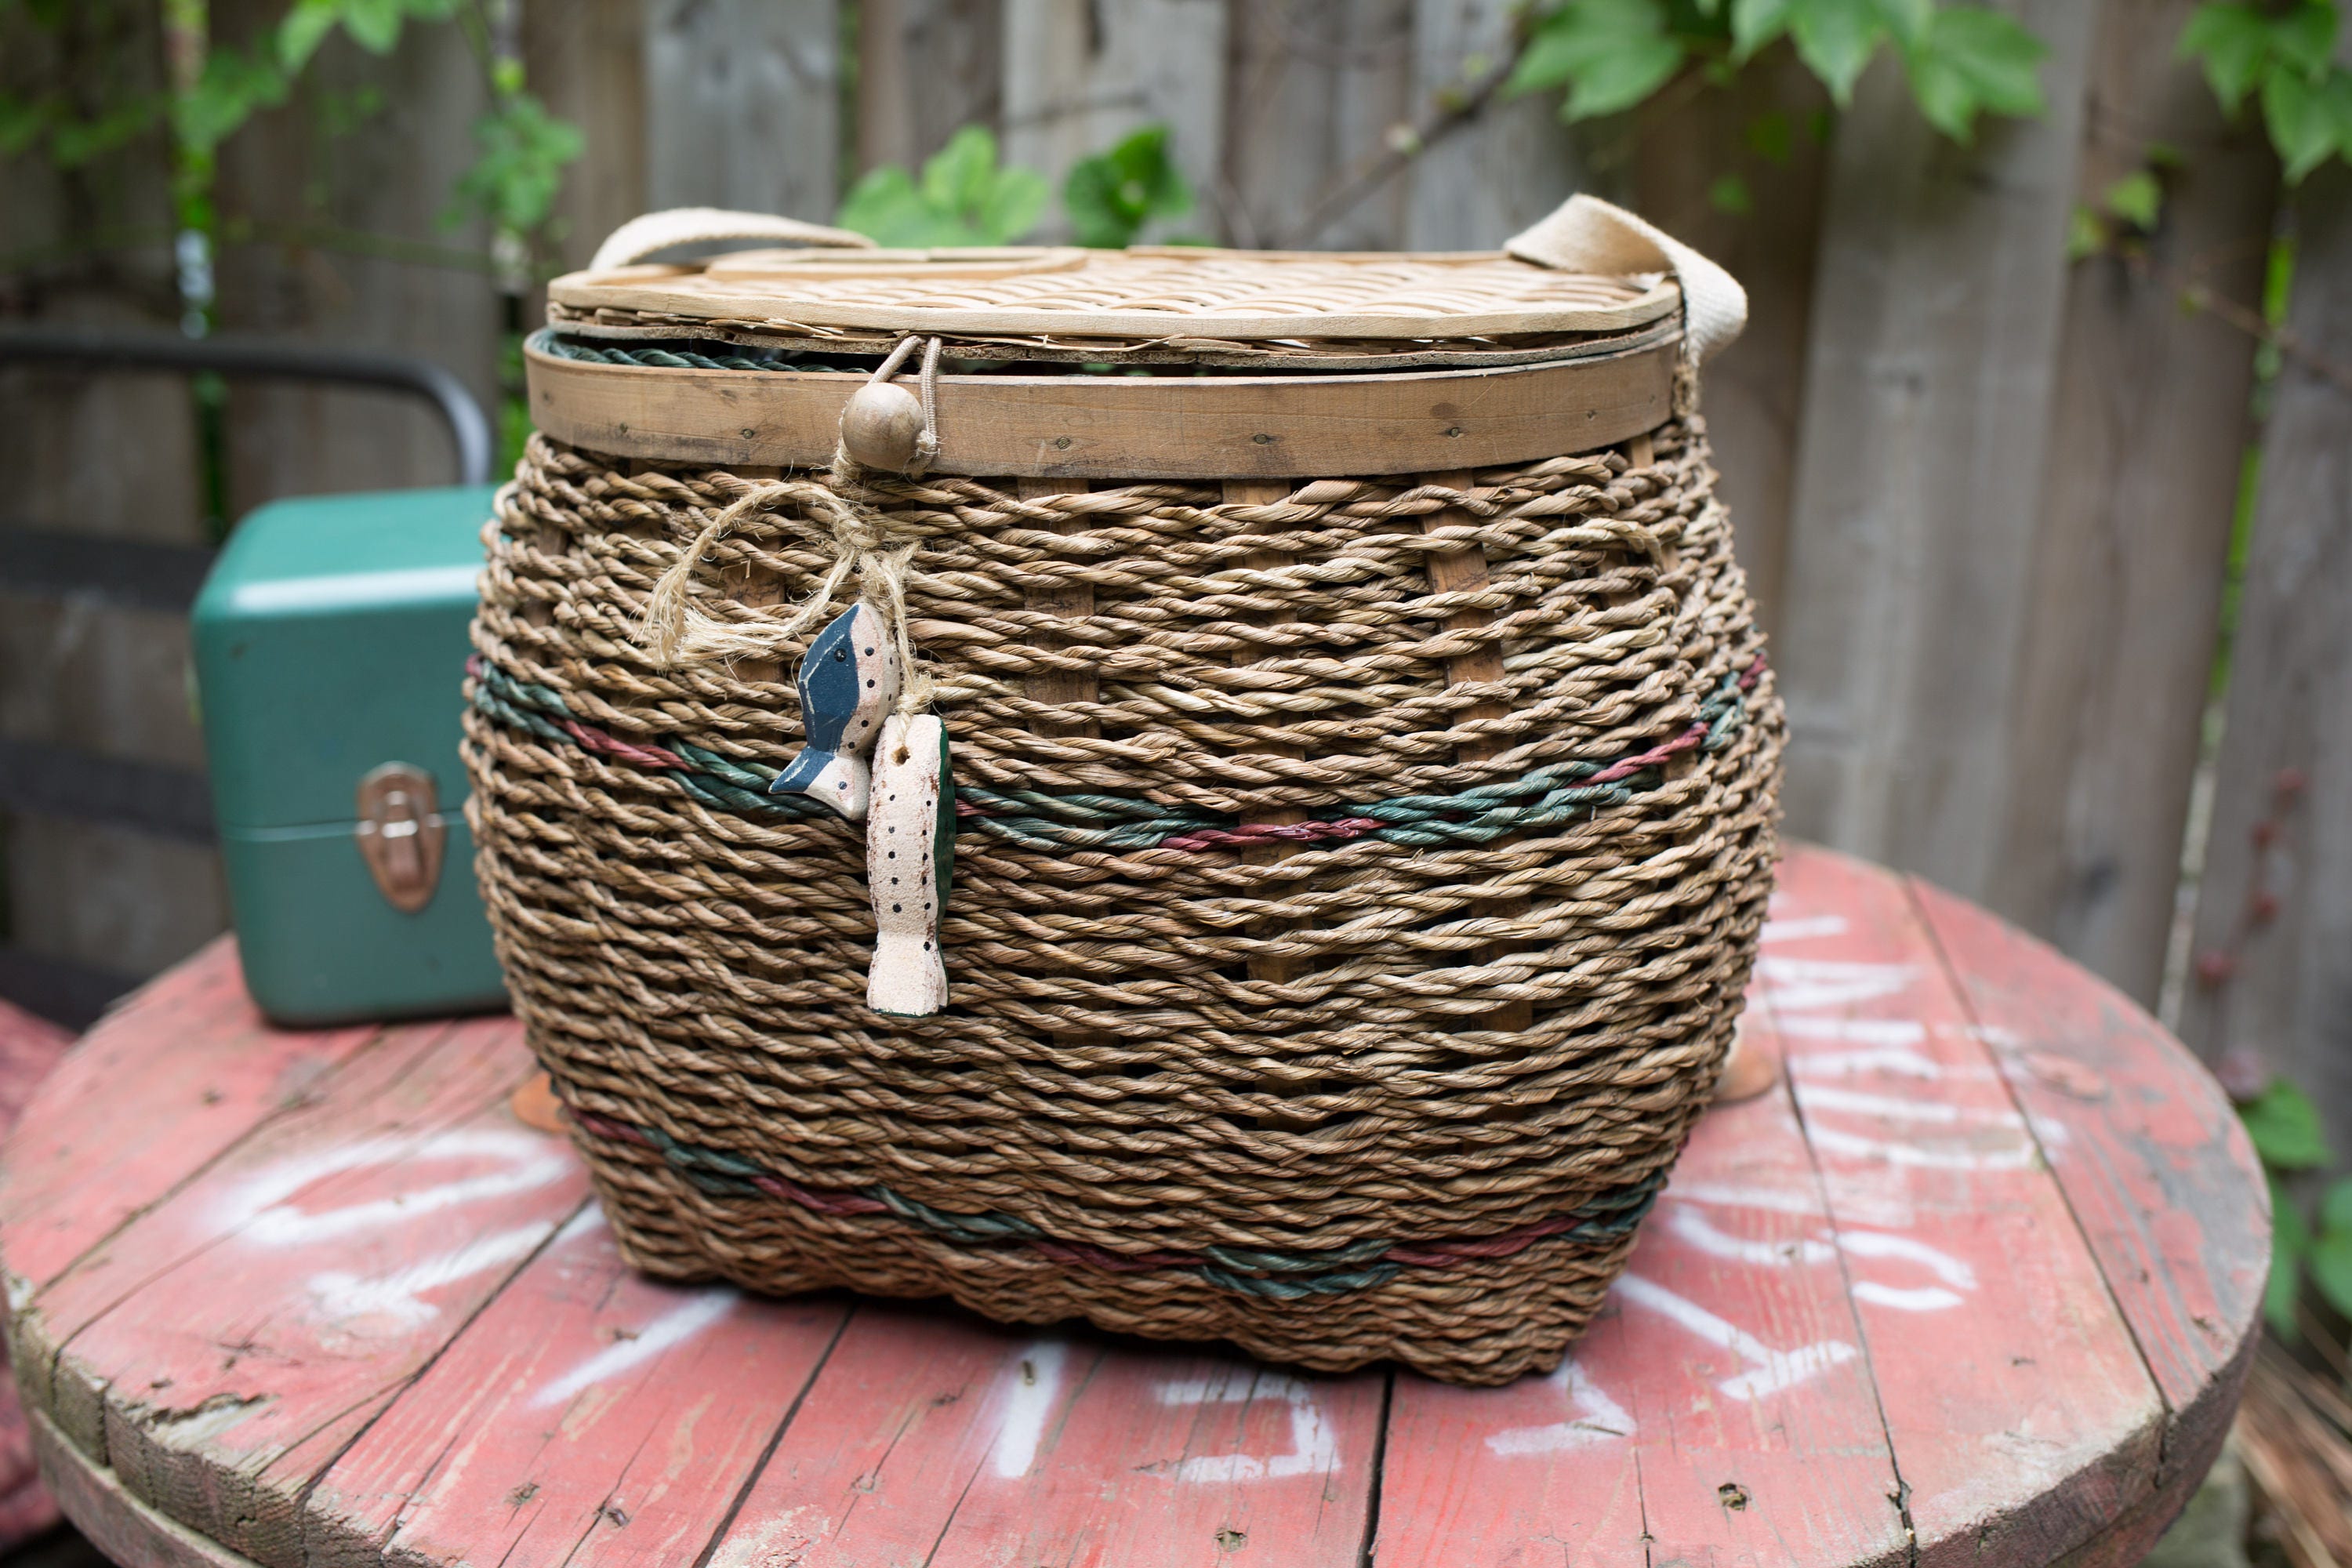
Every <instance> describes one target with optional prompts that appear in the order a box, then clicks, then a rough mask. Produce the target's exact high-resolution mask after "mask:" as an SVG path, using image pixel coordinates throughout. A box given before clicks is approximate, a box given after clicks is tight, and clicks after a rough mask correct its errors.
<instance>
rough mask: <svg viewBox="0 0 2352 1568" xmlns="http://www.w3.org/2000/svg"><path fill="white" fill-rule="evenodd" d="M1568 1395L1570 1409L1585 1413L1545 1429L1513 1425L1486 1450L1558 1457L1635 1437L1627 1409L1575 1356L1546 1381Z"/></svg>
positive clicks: (1505, 1454)
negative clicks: (1597, 1383)
mask: <svg viewBox="0 0 2352 1568" xmlns="http://www.w3.org/2000/svg"><path fill="white" fill-rule="evenodd" d="M1544 1381H1545V1382H1546V1383H1549V1384H1551V1385H1552V1386H1553V1387H1554V1388H1557V1389H1559V1391H1560V1392H1561V1394H1564V1395H1566V1397H1567V1400H1568V1407H1569V1409H1570V1410H1572V1411H1582V1412H1583V1413H1584V1414H1583V1415H1581V1416H1580V1417H1575V1418H1572V1419H1570V1420H1566V1421H1555V1422H1552V1423H1551V1424H1550V1425H1549V1426H1513V1427H1511V1428H1509V1429H1508V1430H1507V1431H1502V1432H1497V1433H1496V1434H1495V1435H1494V1436H1490V1437H1488V1438H1487V1439H1486V1447H1488V1448H1489V1449H1491V1450H1492V1451H1493V1452H1494V1453H1496V1455H1498V1456H1500V1457H1501V1458H1506V1459H1511V1458H1521V1457H1523V1456H1526V1455H1530V1454H1557V1453H1559V1451H1560V1450H1561V1449H1563V1448H1586V1447H1591V1446H1592V1445H1593V1444H1595V1443H1608V1442H1614V1441H1617V1440H1620V1439H1622V1438H1626V1437H1631V1436H1633V1417H1632V1416H1631V1415H1627V1414H1625V1407H1624V1406H1623V1405H1620V1404H1618V1403H1617V1402H1616V1401H1615V1400H1613V1399H1612V1398H1610V1397H1609V1395H1607V1394H1604V1393H1602V1392H1601V1390H1600V1389H1599V1388H1598V1387H1597V1386H1595V1385H1594V1384H1593V1382H1592V1380H1591V1378H1589V1377H1587V1376H1585V1375H1584V1369H1583V1368H1582V1367H1580V1366H1578V1365H1577V1364H1576V1358H1575V1357H1573V1356H1571V1357H1570V1358H1569V1359H1568V1360H1566V1361H1564V1362H1562V1363H1559V1371H1557V1372H1555V1373H1552V1374H1551V1375H1550V1376H1549V1377H1548V1378H1546V1379H1544Z"/></svg>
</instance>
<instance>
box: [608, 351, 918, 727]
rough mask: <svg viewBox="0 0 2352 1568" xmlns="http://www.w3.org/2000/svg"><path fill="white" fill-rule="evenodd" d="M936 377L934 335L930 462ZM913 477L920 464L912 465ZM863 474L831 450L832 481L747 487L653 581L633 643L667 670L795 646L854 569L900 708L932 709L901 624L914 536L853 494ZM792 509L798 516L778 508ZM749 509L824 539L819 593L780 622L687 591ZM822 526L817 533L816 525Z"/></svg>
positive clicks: (892, 360) (899, 355)
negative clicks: (706, 605)
mask: <svg viewBox="0 0 2352 1568" xmlns="http://www.w3.org/2000/svg"><path fill="white" fill-rule="evenodd" d="M917 341H918V340H916V339H914V338H908V339H907V340H906V341H905V342H901V343H900V344H899V345H898V349H897V350H896V351H895V352H894V353H892V354H891V355H890V357H889V358H888V359H887V360H886V361H885V362H884V363H883V365H882V367H881V369H879V370H877V372H876V373H875V374H874V377H873V379H874V380H876V381H887V380H888V379H889V377H890V376H891V375H892V374H894V373H895V372H896V371H897V370H898V367H899V366H900V365H901V364H903V363H905V362H906V359H907V356H908V353H909V352H910V351H911V350H912V349H913V347H914V345H915V343H916V342H917ZM938 374H939V340H937V339H936V338H935V339H933V340H932V341H931V345H930V352H929V354H928V355H927V356H926V361H925V363H924V365H923V389H922V390H923V432H922V437H921V439H920V440H919V443H918V451H919V454H920V455H921V457H922V458H923V459H924V460H925V461H926V462H928V459H929V457H930V455H931V454H932V453H935V452H936V451H937V450H938V449H939V437H938V433H937V425H936V420H935V416H934V415H933V412H932V410H933V402H932V382H933V380H934V379H935V378H936V377H937V375H938ZM916 472H917V474H919V473H920V472H921V469H920V468H918V469H917V470H916ZM865 477H866V469H865V468H863V467H862V466H861V465H859V464H858V463H856V462H855V461H853V460H852V459H851V458H850V456H849V454H848V453H847V452H845V451H843V450H841V449H840V448H838V447H835V450H834V454H833V471H832V480H833V482H832V483H831V484H820V483H818V482H817V481H816V480H814V479H771V480H768V481H765V482H763V483H761V484H758V485H755V486H753V487H752V488H751V489H750V490H747V491H746V492H744V494H742V495H741V496H740V497H738V498H737V499H736V500H735V501H734V502H733V503H732V504H730V506H729V507H728V508H727V509H726V510H724V511H722V512H720V513H719V515H718V516H717V517H714V518H712V519H711V520H710V521H709V522H707V523H705V524H704V525H703V528H702V531H701V532H700V533H698V534H696V535H695V537H694V542H693V543H691V544H689V545H688V546H687V548H686V550H685V552H683V553H682V554H680V555H679V556H678V558H677V561H676V562H674V563H672V564H671V565H670V568H669V570H667V571H666V572H664V573H663V574H661V577H660V579H659V580H658V581H657V582H656V583H655V584H654V591H653V592H652V594H650V595H647V596H646V613H645V617H644V619H643V620H641V621H640V622H639V623H638V626H637V642H638V644H639V646H641V647H644V648H645V649H646V652H648V653H650V654H651V655H652V656H653V660H654V662H655V663H656V665H659V666H660V667H661V668H665V669H674V668H679V667H681V666H691V665H701V664H723V663H730V662H732V661H733V660H735V659H739V658H776V657H777V656H779V655H781V654H782V653H784V652H785V651H786V650H788V649H789V648H791V647H793V645H795V644H797V643H799V642H800V641H801V640H802V638H803V637H804V636H806V635H807V634H808V633H809V632H810V631H811V630H812V629H813V628H814V627H815V626H817V625H818V623H819V622H820V621H821V620H822V619H823V617H824V615H825V614H826V612H827V611H829V610H831V609H832V608H833V605H834V600H835V595H837V594H838V593H840V591H841V587H842V584H844V583H845V582H847V581H848V580H849V578H850V576H851V575H852V574H855V575H856V578H857V593H858V597H859V598H861V599H863V600H864V601H865V602H866V603H867V604H869V605H873V606H874V610H875V613H876V614H877V615H878V616H881V617H882V622H883V625H885V626H887V627H888V628H889V631H890V636H891V638H892V640H893V641H894V642H895V643H896V644H897V646H898V668H900V669H901V670H902V671H904V672H905V673H904V677H903V679H904V681H905V685H904V687H903V688H902V689H901V690H900V692H899V696H898V711H899V712H901V713H908V714H912V713H919V712H922V711H923V710H926V709H928V708H929V707H930V705H931V700H932V695H933V691H934V689H935V686H936V683H935V682H934V681H933V680H932V679H931V678H930V677H929V675H927V674H925V673H924V672H922V671H921V670H919V669H918V668H916V666H915V648H914V641H913V638H912V637H910V636H909V634H908V630H907V568H908V563H909V562H911V561H912V560H913V559H914V556H915V552H916V551H918V550H919V549H920V548H922V542H921V541H920V540H916V539H909V538H908V537H906V535H905V531H903V530H901V529H899V528H898V527H896V526H894V525H893V524H892V522H891V521H890V519H889V517H888V516H887V514H885V513H883V512H880V511H877V510H875V509H874V508H873V507H871V506H868V505H867V504H866V502H865V501H863V500H860V499H858V492H860V491H862V490H863V489H865ZM785 507H792V508H796V509H797V510H799V511H800V512H801V513H803V515H802V516H797V517H796V516H793V515H791V514H790V513H789V512H786V511H784V510H781V509H782V508H785ZM755 512H768V513H771V514H772V515H773V516H774V517H775V518H776V519H777V521H780V522H782V523H783V524H784V525H785V526H786V527H788V528H791V529H793V531H796V532H798V533H799V534H801V536H802V537H803V538H805V539H808V540H809V541H811V542H814V543H817V544H830V545H831V546H832V547H833V551H834V562H833V569H832V570H831V571H829V572H827V573H826V574H825V576H824V582H822V583H820V584H817V589H816V592H815V593H814V594H812V595H809V596H808V597H807V598H806V599H804V600H803V601H802V602H801V604H800V605H799V606H798V607H797V608H795V609H794V610H793V613H792V614H791V615H789V616H785V617H784V618H783V619H782V620H781V621H771V620H767V619H764V618H762V619H758V620H753V621H750V622H731V621H722V620H719V619H716V618H715V617H713V616H709V615H706V614H704V613H703V611H702V610H701V609H700V608H699V607H698V606H697V605H695V603H694V601H693V597H692V590H693V587H694V571H695V568H696V567H697V566H698V565H699V564H700V563H701V562H702V560H703V558H704V557H705V556H707V555H708V554H709V552H711V550H712V549H714V548H715V547H716V546H717V545H718V543H719V541H720V540H721V539H724V538H725V537H726V536H727V535H728V533H729V532H730V531H731V530H732V529H733V528H734V527H735V525H736V524H737V523H738V522H740V521H742V520H743V519H744V518H747V517H750V516H751V515H752V514H753V513H755ZM820 522H822V523H823V525H824V527H823V529H820V527H819V526H818V524H819V523H820Z"/></svg>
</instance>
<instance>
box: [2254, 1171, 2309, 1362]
mask: <svg viewBox="0 0 2352 1568" xmlns="http://www.w3.org/2000/svg"><path fill="white" fill-rule="evenodd" d="M2270 1184H2271V1272H2270V1278H2269V1279H2268V1280H2267V1281H2265V1282H2264V1284H2263V1318H2264V1319H2265V1320H2266V1321H2268V1322H2269V1323H2270V1326H2271V1331H2272V1332H2273V1333H2275V1334H2277V1335H2278V1336H2279V1338H2281V1339H2283V1340H2284V1341H2286V1342H2288V1343H2290V1344H2292V1343H2294V1341H2295V1340H2296V1339H2297V1338H2298V1337H2299V1336H2300V1334H2301V1329H2300V1327H2299V1326H2298V1325H2297V1324H2296V1322H2295V1321H2294V1302H2295V1296H2296V1294H2297V1289H2298V1287H2299V1286H2300V1285H2301V1283H2302V1280H2303V1260H2304V1258H2305V1254H2307V1253H2309V1252H2310V1250H2311V1228H2310V1226H2306V1225H2305V1223H2304V1219H2303V1211H2302V1210H2300V1209H2298V1208H2296V1207H2295V1206H2294V1195H2293V1194H2290V1193H2289V1192H2288V1191H2287V1190H2286V1189H2285V1188H2284V1186H2281V1185H2280V1184H2279V1180H2278V1178H2277V1177H2276V1176H2273V1177H2272V1178H2270Z"/></svg>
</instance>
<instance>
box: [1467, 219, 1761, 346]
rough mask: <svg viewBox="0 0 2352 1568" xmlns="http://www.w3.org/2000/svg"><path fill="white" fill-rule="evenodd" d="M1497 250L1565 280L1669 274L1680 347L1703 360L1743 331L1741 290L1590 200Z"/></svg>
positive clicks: (1678, 244)
mask: <svg viewBox="0 0 2352 1568" xmlns="http://www.w3.org/2000/svg"><path fill="white" fill-rule="evenodd" d="M1503 249H1504V250H1505V251H1506V252H1507V253H1508V254H1510V255H1512V256H1516V257H1517V258H1519V259H1520V260H1522V261H1532V262H1535V263H1536V264H1537V265H1538V266H1542V267H1557V268H1560V269H1561V270H1562V271H1568V272H1598V273H1602V274H1614V275H1622V274H1624V273H1628V272H1671V273H1673V274H1674V275H1675V281H1676V282H1677V283H1679V284H1681V285H1682V290H1683V343H1684V348H1685V353H1687V354H1688V355H1689V356H1690V358H1691V359H1692V360H1693V361H1694V362H1696V361H1699V360H1704V359H1706V357H1707V356H1708V355H1710V354H1712V353H1715V352H1716V351H1717V349H1720V348H1722V347H1723V346H1724V345H1726V344H1727V343H1728V342H1731V340H1732V339H1734V338H1736V337H1738V335H1739V329H1740V328H1742V327H1744V326H1746V325H1747V324H1748V290H1746V289H1742V288H1741V287H1740V286H1739V283H1738V279H1735V278H1733V277H1732V276H1731V274H1730V273H1728V272H1726V271H1725V270H1724V269H1723V268H1720V267H1717V265H1716V264H1715V263H1714V262H1712V261H1709V260H1708V259H1707V258H1706V257H1704V256H1701V255H1700V254H1699V253H1698V252H1697V251H1696V250H1693V249H1692V248H1691V247H1689V246H1687V245H1685V244H1684V243H1682V241H1680V240H1678V239H1675V238H1674V237H1671V236H1669V235H1667V234H1666V233H1665V232H1664V230H1662V229H1659V228H1657V227H1655V226H1653V225H1650V224H1647V223H1644V222H1643V221H1642V220H1641V219H1640V218H1637V217H1635V216H1633V214H1632V213H1629V212H1627V211H1626V210H1625V209H1624V208H1623V207H1621V206H1613V205H1611V204H1609V203H1607V202H1604V201H1602V200H1601V199H1600V198H1599V197H1597V196H1584V195H1576V196H1570V197H1569V198H1568V200H1567V201H1565V202H1563V203H1561V204H1560V206H1559V211H1557V212H1555V213H1553V214H1552V215H1551V216H1549V217H1548V218H1545V219H1544V220H1543V221H1542V222H1540V223H1538V224H1537V225H1535V226H1533V227H1531V228H1528V229H1524V230H1522V231H1520V232H1519V233H1517V234H1516V235H1513V236H1512V237H1510V239H1509V240H1507V242H1505V244H1504V246H1503Z"/></svg>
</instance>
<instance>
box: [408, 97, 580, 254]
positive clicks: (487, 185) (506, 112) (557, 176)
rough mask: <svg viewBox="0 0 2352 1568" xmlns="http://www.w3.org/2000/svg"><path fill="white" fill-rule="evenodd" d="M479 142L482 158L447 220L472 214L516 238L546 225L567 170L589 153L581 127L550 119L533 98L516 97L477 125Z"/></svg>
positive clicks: (460, 184)
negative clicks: (574, 160) (468, 211)
mask: <svg viewBox="0 0 2352 1568" xmlns="http://www.w3.org/2000/svg"><path fill="white" fill-rule="evenodd" d="M474 143H475V145H476V146H478V148H480V149H481V152H480V154H479V156H478V157H477V158H476V159H475V161H474V164H473V166H472V167H471V168H469V169H467V171H466V172H465V173H464V174H460V175H459V176H458V177H457V201H456V204H455V205H453V206H452V208H451V209H450V210H449V211H448V212H445V213H444V214H443V215H442V220H443V222H444V223H445V224H446V223H450V222H453V221H456V220H458V219H462V218H463V217H464V216H465V215H466V213H467V210H469V209H470V210H471V211H473V212H476V213H478V214H480V215H481V216H483V217H485V218H487V219H488V220H489V223H490V226H491V227H492V228H493V229H495V230H499V231H502V232H505V233H508V234H516V235H528V234H530V233H532V232H534V231H535V230H537V229H538V228H539V226H541V224H543V223H545V222H546V221H547V219H548V216H549V215H550V214H551V213H552V212H553V211H554V210H555V197H556V195H557V193H558V192H559V191H561V190H562V188H563V166H564V165H565V164H567V163H571V162H572V160H573V159H575V158H577V157H579V156H580V154H581V153H583V152H585V151H586V150H587V138H586V137H585V136H583V134H582V133H581V131H580V128H579V127H578V126H576V125H574V124H572V122H571V121H565V120H558V119H556V118H555V117H554V116H553V115H551V114H549V113H548V112H547V110H546V108H545V106H544V105H542V104H541V102H540V101H539V100H537V99H535V98H533V97H531V96H530V94H529V93H515V94H513V95H511V96H510V97H509V98H508V99H506V100H504V101H503V102H501V103H500V104H499V107H498V108H497V109H496V110H493V111H492V112H490V113H488V114H486V115H484V116H483V117H482V118H481V119H479V120H478V121H475V122H474Z"/></svg>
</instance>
